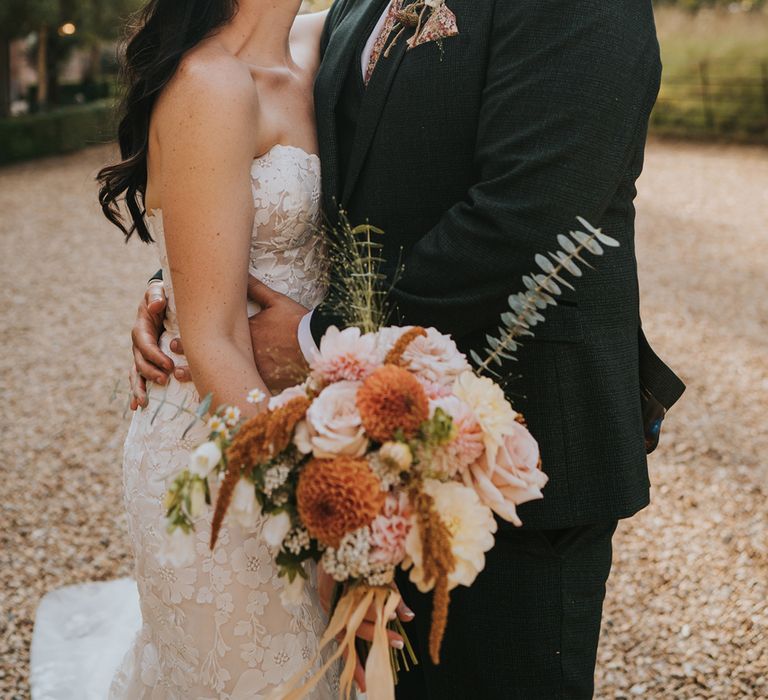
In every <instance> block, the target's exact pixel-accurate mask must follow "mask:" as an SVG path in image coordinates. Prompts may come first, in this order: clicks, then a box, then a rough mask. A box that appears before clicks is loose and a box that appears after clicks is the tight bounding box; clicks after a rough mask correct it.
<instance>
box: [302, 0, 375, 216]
mask: <svg viewBox="0 0 768 700" xmlns="http://www.w3.org/2000/svg"><path fill="white" fill-rule="evenodd" d="M338 1H339V0H337V2H338ZM386 3H387V0H356V2H354V3H353V5H352V9H351V10H350V11H349V12H348V13H347V15H346V16H345V17H344V18H343V19H342V20H341V22H339V24H338V26H337V27H336V28H335V29H334V30H333V33H332V34H331V38H330V41H329V42H328V46H327V48H326V50H325V54H324V55H323V61H322V63H321V65H320V70H319V71H318V74H317V78H316V80H315V114H316V119H317V129H318V139H319V142H320V157H321V160H322V165H323V167H322V170H323V206H324V208H325V211H326V212H327V213H329V214H330V213H331V212H333V211H335V210H336V208H337V207H338V201H337V200H338V198H339V194H340V192H339V167H343V166H344V165H346V164H339V145H338V135H337V133H336V105H337V104H338V101H339V96H340V95H341V90H342V87H343V85H344V79H345V78H346V76H347V72H348V71H349V70H350V65H351V63H352V62H353V60H354V58H355V50H356V49H357V47H358V46H359V44H360V42H361V40H362V35H361V33H362V32H364V31H365V30H366V28H367V27H368V26H370V23H371V22H372V21H373V17H374V16H376V17H378V16H379V15H380V14H381V13H382V12H383V11H384V7H385V6H386ZM353 68H355V67H353Z"/></svg>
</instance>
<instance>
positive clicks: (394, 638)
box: [355, 622, 405, 649]
mask: <svg viewBox="0 0 768 700" xmlns="http://www.w3.org/2000/svg"><path fill="white" fill-rule="evenodd" d="M373 631H374V626H373V625H372V624H371V623H370V622H363V623H362V624H361V625H360V627H358V628H357V632H356V633H355V634H356V636H357V637H359V638H360V639H364V640H365V641H366V642H373ZM387 637H389V646H391V647H392V648H393V649H402V648H403V646H404V645H405V643H404V642H403V638H402V637H401V636H400V635H399V634H398V633H397V632H394V631H393V630H387Z"/></svg>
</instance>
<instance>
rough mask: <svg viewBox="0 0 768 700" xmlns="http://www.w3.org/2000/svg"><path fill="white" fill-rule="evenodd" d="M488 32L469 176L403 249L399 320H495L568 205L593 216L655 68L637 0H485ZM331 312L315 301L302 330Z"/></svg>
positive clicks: (564, 224)
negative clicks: (464, 188) (459, 193)
mask: <svg viewBox="0 0 768 700" xmlns="http://www.w3.org/2000/svg"><path fill="white" fill-rule="evenodd" d="M490 32H491V40H490V43H489V48H488V58H487V60H488V64H487V72H486V82H485V86H484V90H483V96H482V104H481V108H480V114H479V121H478V129H477V137H476V138H477V140H476V148H475V158H476V171H477V172H478V173H479V178H478V182H477V184H475V185H474V186H473V187H472V188H471V189H470V190H469V191H468V193H467V196H466V197H465V199H464V200H463V201H461V202H459V203H457V204H455V205H454V206H453V207H452V208H451V209H449V210H448V211H447V212H446V213H445V214H444V215H443V216H442V218H441V219H440V220H439V222H438V223H437V225H436V226H435V227H434V228H432V229H431V230H430V231H428V232H425V235H423V236H422V237H421V238H420V239H419V240H418V242H417V243H416V244H415V246H414V247H413V248H412V249H411V250H410V251H409V253H408V254H407V255H406V257H405V259H404V261H403V263H404V265H403V269H404V272H403V276H402V277H401V279H400V280H399V281H398V282H397V284H396V286H395V288H394V289H393V292H392V299H393V301H394V303H395V305H396V306H397V308H398V310H399V312H400V316H401V318H402V319H403V320H404V321H406V322H409V323H419V324H422V325H434V326H436V327H438V328H440V329H441V331H444V332H447V333H452V334H454V335H455V336H457V337H460V336H463V335H467V334H469V333H472V332H474V331H477V330H480V329H483V328H486V327H488V326H490V325H492V324H494V323H495V322H496V321H497V320H498V312H499V309H500V306H501V305H503V303H504V301H503V300H504V299H505V298H506V296H507V295H508V294H509V293H510V292H511V291H513V290H514V289H515V288H516V286H517V285H519V284H520V278H521V276H522V275H523V274H525V273H527V272H528V271H529V270H530V269H531V268H532V265H533V258H534V255H535V254H536V253H540V252H545V251H547V250H551V249H552V248H553V241H554V239H555V236H556V235H557V234H558V233H567V231H568V230H569V229H571V228H573V227H574V225H576V221H575V217H576V216H577V215H580V216H583V217H584V218H586V219H587V220H589V221H591V222H593V223H595V224H599V222H600V220H601V218H602V216H603V213H604V212H605V211H606V208H607V207H608V206H609V203H610V202H611V200H612V198H613V197H614V195H615V194H616V192H617V190H618V188H619V186H620V185H621V184H622V180H623V178H624V177H625V173H626V171H627V167H628V164H629V162H630V160H631V158H632V157H633V155H634V154H635V149H636V148H637V147H638V142H639V144H640V147H642V144H643V142H644V131H645V129H646V126H647V120H648V116H649V114H650V111H651V108H652V106H653V103H654V101H655V98H656V94H657V92H658V86H659V77H660V62H659V52H658V43H657V40H656V34H655V29H654V24H653V16H652V9H651V3H650V1H649V0H640V1H638V0H618V1H613V2H603V1H599V0H588V1H585V2H579V3H572V2H565V1H562V2H558V1H553V0H547V1H542V0H528V1H521V2H510V0H497V2H496V4H495V8H494V14H493V17H492V20H491V29H490ZM640 130H642V134H641V135H640V138H638V134H639V133H640ZM335 321H337V319H336V318H335V317H334V315H333V312H332V310H330V309H326V308H325V307H321V308H320V309H318V313H316V314H315V317H314V318H313V324H312V328H313V334H314V335H315V336H316V337H318V336H321V335H322V332H323V331H324V330H325V328H326V327H327V326H328V325H330V324H331V323H333V322H335Z"/></svg>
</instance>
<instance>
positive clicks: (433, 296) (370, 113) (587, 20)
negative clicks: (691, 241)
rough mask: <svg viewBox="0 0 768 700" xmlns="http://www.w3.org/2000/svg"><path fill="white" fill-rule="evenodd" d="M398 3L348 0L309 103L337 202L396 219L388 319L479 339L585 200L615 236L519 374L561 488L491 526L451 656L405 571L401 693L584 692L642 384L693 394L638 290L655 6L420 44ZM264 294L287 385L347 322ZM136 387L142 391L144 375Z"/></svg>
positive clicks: (456, 612)
mask: <svg viewBox="0 0 768 700" xmlns="http://www.w3.org/2000/svg"><path fill="white" fill-rule="evenodd" d="M388 2H389V0H336V2H335V4H334V6H333V8H332V10H331V12H330V15H329V17H328V20H327V24H326V27H325V31H324V35H323V40H322V46H321V49H322V52H323V56H324V58H323V62H322V66H321V68H320V72H319V75H318V77H317V82H316V88H315V102H316V109H317V122H318V129H319V139H320V155H321V160H322V166H323V197H324V200H323V201H324V207H325V211H326V214H327V215H328V216H329V217H333V216H334V214H335V212H337V211H338V206H339V205H342V206H343V207H344V208H345V209H346V210H347V211H348V213H349V218H350V220H351V221H352V222H353V223H360V222H363V221H365V220H369V221H370V222H371V223H373V224H375V225H376V226H377V227H380V228H382V229H384V231H385V232H386V235H385V236H384V237H383V242H384V246H385V248H384V257H385V258H386V265H385V272H386V273H387V274H389V275H390V276H391V275H393V274H394V272H395V268H396V266H397V262H398V260H399V259H400V257H401V254H402V260H403V262H404V274H403V275H402V277H401V278H400V280H399V281H398V282H397V285H396V286H395V288H394V290H393V293H392V299H393V301H394V303H395V304H396V306H397V309H398V312H399V318H398V319H397V320H398V321H399V322H400V323H407V324H418V325H422V326H435V327H437V328H438V329H439V330H441V331H443V332H446V333H451V334H453V335H454V337H455V338H456V339H457V341H458V343H459V345H460V347H461V348H462V349H463V350H465V351H466V350H468V349H470V348H478V349H479V348H482V347H483V346H484V345H483V344H484V343H485V334H486V333H488V332H491V333H493V332H494V329H495V328H496V326H497V325H498V317H499V313H500V312H501V311H502V310H504V307H505V304H506V298H507V295H508V294H510V293H511V292H514V291H518V290H519V289H520V286H521V277H522V275H523V274H525V273H527V272H528V271H529V270H530V269H531V268H532V266H533V259H534V255H535V254H536V253H541V252H547V251H549V250H552V249H554V247H555V245H556V242H555V237H556V235H557V234H560V233H566V232H567V231H568V230H569V228H571V227H573V226H574V225H575V217H576V216H577V215H581V216H583V217H585V218H586V219H588V220H589V221H590V222H592V223H593V224H595V225H599V226H601V227H602V228H603V229H604V230H605V231H606V233H608V234H610V235H611V236H613V237H615V238H617V239H619V240H620V242H621V247H620V248H618V249H616V250H612V251H611V254H610V255H609V256H607V257H606V258H605V259H599V261H598V265H597V266H598V268H599V269H598V271H597V272H590V273H588V274H586V275H585V276H584V277H583V278H581V279H579V280H578V285H577V289H576V291H575V292H571V293H568V294H566V295H565V296H564V297H563V299H562V301H561V303H560V304H559V305H558V306H557V307H554V308H550V309H548V310H547V312H546V316H547V320H546V323H545V324H544V325H543V326H541V327H540V328H539V329H538V330H537V332H536V336H535V337H534V338H532V339H530V340H529V341H528V342H527V343H526V344H525V347H523V348H522V349H521V350H520V351H519V353H518V361H517V362H516V363H514V364H510V366H508V367H506V368H505V370H506V371H508V372H509V373H510V374H513V375H514V376H515V377H517V378H516V379H515V380H514V381H513V382H511V383H510V398H511V399H513V401H514V403H515V407H516V408H517V409H518V410H520V411H521V412H522V413H523V414H524V415H525V416H526V419H527V421H528V423H529V427H530V429H531V431H532V433H533V434H534V436H535V437H536V438H537V439H538V440H539V442H540V444H541V449H542V459H543V465H544V469H545V470H546V472H547V473H548V474H549V476H550V483H549V485H548V487H547V488H546V490H545V498H544V500H543V501H539V502H536V503H530V504H527V505H525V506H523V507H521V508H520V511H519V512H520V515H521V517H522V519H523V521H524V523H525V525H524V527H523V528H521V529H517V528H514V527H512V526H510V525H508V524H506V523H501V524H500V530H499V533H498V537H497V544H496V546H495V548H494V549H493V550H492V551H491V552H490V553H489V555H488V558H487V566H486V569H485V571H484V572H483V573H482V574H481V575H480V577H479V578H478V580H477V582H476V584H475V585H474V586H473V587H472V588H469V589H467V588H458V589H456V590H455V591H454V592H453V595H452V602H451V611H450V622H449V625H448V632H447V635H446V638H445V642H444V644H443V648H442V663H441V665H440V666H439V667H435V666H433V665H431V664H430V662H429V655H428V653H427V647H426V644H427V636H428V629H429V623H430V619H429V618H430V604H429V600H428V599H427V598H426V597H424V596H422V595H420V594H419V593H418V592H417V591H416V590H415V588H414V587H413V586H411V585H410V584H409V583H408V582H407V580H405V579H403V580H400V581H399V584H400V589H401V592H402V594H403V596H404V599H405V600H406V602H407V603H408V605H409V606H410V607H411V608H413V610H414V612H415V614H416V615H415V619H414V621H413V622H412V623H411V624H410V625H409V626H408V630H409V634H410V635H411V638H412V640H413V641H414V642H415V644H416V645H417V647H418V651H419V657H420V659H421V665H420V666H418V667H417V668H416V669H414V670H412V671H411V672H410V673H406V674H403V675H402V677H401V683H400V685H399V686H398V689H397V695H398V698H400V699H401V700H422V699H424V698H428V699H430V700H467V699H469V698H480V699H482V700H511V699H519V700H547V699H550V698H578V699H581V698H589V697H591V696H592V693H593V672H594V665H595V656H596V651H597V644H598V636H599V631H600V619H601V612H602V603H603V598H604V595H605V583H606V580H607V578H608V574H609V571H610V567H611V538H612V535H613V533H614V530H615V528H616V524H617V521H618V520H619V519H622V518H627V517H629V516H631V515H633V514H634V513H636V512H637V511H638V510H640V509H642V508H643V507H645V506H646V505H647V504H648V502H649V482H648V472H647V468H646V450H645V441H644V429H643V414H642V409H641V398H640V397H641V387H642V392H643V394H644V396H645V401H646V405H647V402H648V401H652V402H653V403H654V404H655V405H657V406H660V407H662V408H661V410H662V411H663V408H669V407H670V406H671V405H672V404H673V403H674V402H675V401H676V400H677V398H678V397H679V396H680V394H681V393H682V390H683V387H682V384H681V383H680V382H679V380H678V379H677V378H676V377H675V376H674V374H672V372H671V371H670V370H669V369H667V368H666V367H665V366H664V365H663V363H661V361H660V360H658V358H657V357H656V356H655V355H654V354H653V352H652V351H651V350H650V347H649V346H648V345H647V343H646V341H645V337H644V336H643V334H642V330H641V328H640V316H639V306H638V284H637V272H636V263H635V251H634V215H635V212H634V207H633V199H634V197H635V194H636V190H635V181H636V179H637V177H638V176H639V175H640V172H641V169H642V163H643V149H644V145H645V138H646V129H647V123H648V116H649V114H650V111H651V108H652V107H653V104H654V101H655V98H656V94H657V90H658V86H659V75H660V61H659V49H658V44H657V41H656V34H655V28H654V22H653V16H652V10H651V0H579V2H574V1H573V0H446V3H447V8H446V7H443V2H442V0H429V5H430V8H428V9H429V11H434V12H438V11H439V12H441V13H442V14H441V17H443V18H448V19H450V15H449V14H447V12H446V10H450V11H452V13H453V14H454V15H455V18H456V20H455V25H456V28H457V29H458V33H456V32H455V31H454V28H453V26H452V24H451V23H450V22H447V21H446V22H443V23H441V24H440V28H439V31H438V35H437V36H438V38H437V39H436V40H433V41H427V42H425V43H422V44H421V45H418V46H416V47H415V48H409V47H408V44H407V39H408V38H409V37H410V36H412V35H413V33H414V27H412V26H408V27H406V29H405V32H404V33H403V34H402V35H401V36H400V37H399V38H398V40H397V41H396V43H394V45H393V46H391V47H389V43H388V41H387V39H388V38H389V39H391V38H392V37H393V36H394V34H395V33H396V32H397V29H398V28H397V27H396V26H395V27H394V29H395V31H394V32H391V30H392V29H393V23H394V22H395V21H396V20H397V16H395V15H394V14H393V13H390V12H388V7H389V5H388ZM396 9H397V8H396ZM390 32H391V34H390ZM440 36H442V37H443V38H440ZM387 48H388V49H389V50H387ZM252 294H253V296H254V297H255V299H256V300H257V301H258V302H260V303H261V304H262V306H263V308H264V310H263V311H262V313H260V314H259V315H257V316H256V317H254V319H253V320H252V334H253V338H254V348H255V354H256V360H257V363H258V365H259V369H260V371H261V374H262V376H264V377H265V379H267V380H268V381H271V382H272V383H273V384H274V385H275V386H278V385H279V384H280V381H281V378H280V376H279V370H280V368H281V367H284V366H285V365H286V364H290V363H293V362H295V361H299V360H300V359H301V357H302V348H303V350H304V354H306V353H308V352H310V350H311V346H312V345H313V343H314V342H317V341H318V340H319V338H320V337H321V336H322V334H323V333H324V331H325V330H326V329H327V328H328V327H329V326H330V325H332V324H334V323H338V319H336V318H335V316H334V313H333V310H332V309H330V308H326V307H325V306H321V307H319V308H317V309H315V310H314V312H313V313H312V314H311V315H307V310H306V309H304V308H302V307H300V306H298V305H297V304H295V303H294V302H292V301H290V300H289V299H287V298H285V297H282V296H281V295H279V294H277V293H275V292H272V291H271V290H269V289H268V288H266V287H264V286H263V285H260V284H259V283H256V282H254V283H253V284H252ZM161 295H162V290H161V287H159V286H158V285H153V286H152V287H151V289H150V291H148V293H147V295H146V299H145V302H144V304H143V305H142V307H141V308H140V313H139V317H138V320H137V323H136V326H135V328H134V342H135V345H136V348H135V356H136V360H137V366H138V371H141V372H142V373H143V374H144V375H145V376H149V377H150V378H155V377H156V376H157V375H158V369H157V367H158V366H159V367H160V368H161V369H162V370H164V371H170V370H172V369H173V367H172V365H171V364H169V361H168V360H167V359H164V358H163V357H162V356H160V355H159V350H158V348H157V321H158V318H159V316H161V315H162V306H163V302H162V297H161ZM300 338H301V340H300ZM275 348H279V349H280V352H279V353H275ZM151 363H154V365H155V366H152V364H151ZM176 371H177V372H179V374H180V376H182V377H183V376H185V369H184V368H176ZM135 391H136V393H137V395H138V396H139V398H140V399H141V398H143V396H142V393H143V392H142V387H141V380H140V379H138V380H137V383H136V387H135Z"/></svg>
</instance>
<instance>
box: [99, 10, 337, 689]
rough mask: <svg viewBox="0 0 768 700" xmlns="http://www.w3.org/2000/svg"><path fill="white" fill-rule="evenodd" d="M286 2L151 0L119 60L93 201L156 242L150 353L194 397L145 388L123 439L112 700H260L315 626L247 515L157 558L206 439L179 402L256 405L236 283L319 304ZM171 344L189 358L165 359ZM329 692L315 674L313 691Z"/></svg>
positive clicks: (306, 33) (310, 647) (308, 643)
mask: <svg viewBox="0 0 768 700" xmlns="http://www.w3.org/2000/svg"><path fill="white" fill-rule="evenodd" d="M299 6H300V0H270V1H269V2H265V1H264V0H238V1H236V0H185V1H183V2H182V1H180V0H151V1H150V2H149V3H148V4H147V5H146V7H145V9H144V10H143V13H142V16H141V21H140V23H139V28H138V29H137V31H136V33H135V35H134V36H133V38H132V39H131V41H130V43H129V45H128V49H127V52H126V66H125V68H126V70H125V75H126V76H127V81H128V85H127V88H128V91H127V98H126V102H125V106H124V113H123V115H122V121H121V123H120V130H119V133H120V145H121V151H122V160H121V162H119V163H117V164H115V165H112V166H109V167H107V168H105V169H104V170H103V171H102V172H101V173H100V176H99V178H100V182H101V190H100V200H101V203H102V207H103V209H104V213H105V215H106V216H107V218H108V219H109V220H110V221H112V222H113V223H114V224H116V225H117V226H119V227H120V228H121V229H122V230H123V232H124V233H125V235H126V236H127V237H130V236H131V234H132V233H133V232H135V233H137V234H138V236H139V237H140V238H141V239H142V240H143V241H146V242H150V241H152V240H154V241H155V242H156V243H157V246H158V251H159V255H160V262H161V265H162V270H163V276H164V284H165V289H166V293H167V295H168V309H167V317H166V321H165V334H164V336H163V339H162V342H161V346H162V348H163V350H164V351H165V352H167V353H168V354H169V355H171V357H174V359H176V360H180V361H182V364H188V365H189V366H190V368H191V372H192V376H193V379H194V385H191V384H182V383H179V382H177V381H176V379H174V378H173V377H171V378H170V379H169V380H168V381H167V382H164V386H159V385H156V386H154V387H153V388H152V393H151V395H152V397H153V399H154V400H153V401H150V405H149V406H148V407H147V408H146V409H144V410H140V411H138V412H137V413H136V415H135V416H134V419H133V422H132V424H131V428H130V432H129V434H128V438H127V440H126V444H125V460H124V489H125V504H126V508H127V512H128V520H129V527H130V534H131V539H132V542H133V547H134V552H135V558H136V579H137V583H138V589H139V597H140V605H141V613H142V627H141V631H140V633H139V634H138V635H137V638H136V640H135V642H134V644H133V647H132V648H131V649H130V651H129V652H128V654H127V655H126V656H125V659H124V661H123V664H122V666H121V668H120V670H119V671H118V673H117V675H116V676H115V678H114V680H113V681H112V686H111V690H110V694H109V697H110V698H112V699H114V700H122V699H126V700H128V699H131V700H133V699H137V700H138V699H139V698H163V699H166V698H167V699H172V698H173V699H176V698H178V699H179V700H191V699H195V700H198V699H201V698H227V699H229V700H236V699H244V698H251V699H256V698H263V697H266V696H267V695H268V694H269V692H270V690H272V689H274V688H275V687H277V686H279V685H280V684H281V683H282V682H284V681H285V680H287V679H288V678H289V677H290V676H292V675H293V674H294V673H295V672H296V671H297V670H298V669H300V668H301V667H302V666H303V665H304V664H306V662H307V660H308V659H311V658H312V657H313V656H314V655H315V652H316V648H317V643H318V639H319V637H320V636H321V635H322V632H323V627H324V624H325V619H324V616H323V613H322V611H321V608H320V605H319V601H318V598H317V595H316V593H315V591H313V590H312V589H311V587H307V589H306V592H305V593H304V594H303V595H304V597H303V600H302V601H301V602H300V603H299V604H296V605H293V606H287V607H284V606H283V604H282V603H281V596H280V593H281V591H282V589H283V579H280V578H278V576H277V571H276V568H275V567H274V565H273V563H272V561H273V557H274V554H275V552H274V550H271V549H270V547H269V545H268V543H267V539H268V538H267V539H265V536H264V533H263V532H262V527H263V523H262V522H261V521H260V520H259V516H258V515H255V516H254V515H249V514H248V513H240V514H239V515H240V517H239V518H238V522H237V523H232V522H230V523H229V524H228V527H226V528H225V529H224V530H223V531H222V533H221V535H220V537H219V543H218V544H217V546H216V549H215V551H214V552H210V551H209V548H208V545H207V540H208V536H209V533H210V521H209V518H208V517H205V516H204V517H202V518H201V519H200V522H199V523H198V524H197V525H198V526H197V533H198V537H197V541H196V544H195V545H193V547H192V549H191V551H188V552H181V551H175V550H174V549H172V548H170V547H169V538H168V536H167V535H166V533H165V532H164V528H163V519H164V511H163V505H162V503H163V495H164V492H165V490H166V487H167V485H168V482H169V479H171V478H172V477H173V475H174V474H176V473H178V472H179V471H180V470H182V469H184V468H185V467H186V465H187V463H188V461H189V451H190V448H191V447H193V446H194V444H195V443H198V442H200V441H201V440H202V439H203V438H204V436H205V433H206V432H207V430H206V428H205V427H204V426H202V425H200V426H198V427H196V428H195V430H193V431H192V432H190V433H189V434H188V435H186V436H185V435H184V434H183V433H184V430H185V428H186V426H187V424H188V420H186V418H184V417H183V418H178V417H176V414H177V408H176V406H179V405H186V406H190V405H192V406H193V405H194V404H195V403H197V402H199V397H200V396H206V395H208V394H212V395H213V405H214V406H219V405H221V404H229V405H232V406H237V407H238V408H239V409H240V411H241V413H242V415H243V416H244V417H248V416H249V415H252V414H254V413H256V412H257V411H258V410H259V409H260V405H259V404H257V403H248V402H247V401H246V397H247V396H248V394H249V392H250V391H251V390H253V389H258V390H260V391H261V392H263V394H264V395H266V394H267V393H268V390H267V387H266V385H265V383H264V382H263V381H262V379H261V377H260V376H259V373H258V371H257V368H256V365H255V363H254V360H253V352H252V346H251V336H250V333H249V328H248V309H247V306H246V304H247V301H246V297H247V284H248V275H249V273H251V274H253V275H255V276H256V277H258V278H260V279H261V280H262V281H263V282H265V283H266V284H267V285H269V286H270V287H271V288H272V289H274V290H276V291H279V292H281V293H283V294H286V295H288V296H290V297H291V298H293V299H294V301H296V302H298V303H299V304H301V305H303V306H305V307H306V308H312V307H313V306H315V305H316V304H317V303H318V302H319V301H320V300H321V299H322V298H323V296H324V295H325V291H326V290H325V286H324V285H325V281H324V280H325V275H324V259H325V256H324V249H323V243H322V238H321V236H320V235H319V234H318V233H317V228H316V226H315V225H316V224H317V223H319V217H320V164H319V159H318V157H317V156H316V155H314V154H315V153H316V151H317V143H316V134H315V124H314V109H313V101H312V83H313V80H314V75H315V72H316V68H317V65H318V62H319V39H320V32H321V29H322V23H323V20H324V14H315V15H309V16H302V17H298V18H297V13H298V10H299ZM122 197H125V199H126V202H127V205H128V210H129V212H130V217H129V219H128V220H127V221H125V220H124V219H122V218H121V215H120V209H119V208H118V205H117V203H118V200H119V198H122ZM145 212H147V214H145ZM179 334H181V335H183V338H184V347H185V349H186V355H187V356H186V359H184V358H181V357H179V356H178V355H174V354H173V353H172V352H171V350H170V342H171V339H173V338H174V337H177V336H179ZM163 399H165V403H164V402H163ZM158 407H159V408H158ZM214 497H215V494H214ZM333 695H334V688H333V680H327V681H326V682H325V683H324V684H323V685H321V686H320V687H319V688H318V689H317V690H316V691H315V694H314V695H313V696H312V697H315V698H330V697H332V696H333Z"/></svg>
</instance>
